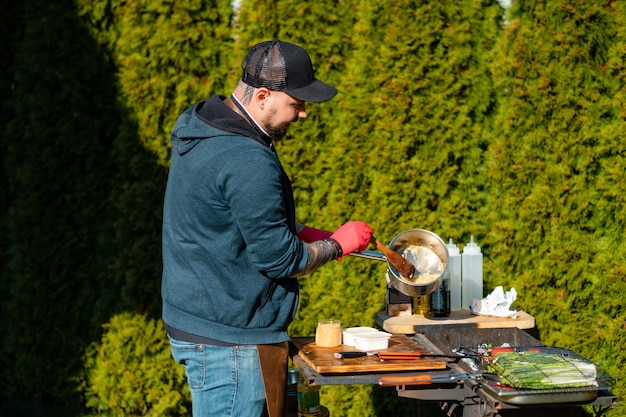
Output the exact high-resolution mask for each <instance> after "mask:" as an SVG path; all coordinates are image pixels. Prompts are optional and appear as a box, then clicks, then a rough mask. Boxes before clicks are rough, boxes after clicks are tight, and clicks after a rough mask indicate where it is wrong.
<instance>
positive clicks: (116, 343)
mask: <svg viewBox="0 0 626 417" xmlns="http://www.w3.org/2000/svg"><path fill="white" fill-rule="evenodd" d="M230 3H231V2H230V1H229V0H228V1H203V0H182V1H177V2H156V1H151V0H141V1H133V2H123V1H119V0H111V1H103V2H95V3H94V2H91V1H85V0H78V1H76V2H71V1H67V0H56V1H53V2H50V1H47V2H46V1H42V0H26V1H24V2H21V3H20V4H17V3H16V4H15V5H12V6H11V8H9V9H7V10H8V13H6V14H4V15H3V19H2V21H3V23H4V25H3V29H2V30H1V31H0V36H2V38H1V39H0V41H2V45H3V48H2V50H0V53H1V54H2V57H3V58H4V60H3V62H5V63H6V65H3V67H2V70H0V71H1V72H2V75H3V76H2V81H1V84H0V94H1V99H2V102H1V104H0V105H1V106H2V109H3V112H2V115H0V117H2V121H3V124H4V125H5V129H4V130H3V131H2V133H1V134H0V141H1V144H2V148H3V149H4V152H3V156H2V159H1V160H0V161H1V162H0V164H1V167H2V169H3V173H4V174H5V175H3V179H2V187H3V193H2V198H1V199H0V205H1V207H0V213H2V217H1V219H0V231H2V232H3V237H4V239H3V242H2V243H1V244H0V245H2V246H1V248H2V255H0V256H1V258H0V259H1V261H2V264H1V266H0V279H1V282H2V284H3V291H2V295H1V296H0V308H1V311H0V312H1V316H2V318H3V320H2V321H1V323H0V334H1V336H0V352H2V355H0V376H2V378H0V380H1V381H2V382H0V384H1V385H0V387H2V394H1V395H2V400H1V401H0V403H10V402H16V403H25V402H27V403H29V404H31V403H32V404H41V409H44V408H46V407H47V406H50V407H54V406H57V405H59V406H62V407H65V406H67V409H70V410H72V412H67V413H65V414H62V415H70V414H72V413H74V414H73V415H78V414H76V413H80V412H81V411H83V412H88V411H85V410H89V409H91V410H94V412H95V410H98V409H99V410H104V409H105V408H106V407H108V406H109V405H111V404H113V403H114V404H115V407H113V408H111V409H109V410H108V412H110V413H115V412H116V411H115V409H117V408H120V407H129V408H128V410H131V408H132V411H120V412H128V413H131V412H132V413H138V414H141V413H148V410H149V409H152V407H159V406H160V405H159V401H157V400H155V399H156V398H157V396H153V397H151V398H152V399H151V400H146V399H147V398H148V397H149V395H148V394H149V390H148V389H147V388H146V390H145V392H133V393H132V394H136V395H137V398H143V401H144V402H143V403H141V401H140V400H133V401H135V403H132V402H131V401H130V400H128V403H127V404H124V402H123V401H122V399H121V398H122V394H123V393H121V392H117V393H115V392H114V390H113V389H112V388H111V389H108V391H107V388H106V386H107V385H106V384H107V383H108V382H105V381H106V378H107V376H106V374H107V372H106V371H104V370H103V369H105V368H106V367H102V363H101V362H99V361H104V362H106V361H108V358H107V356H108V355H109V350H110V351H111V353H110V354H111V355H113V354H115V355H117V354H121V353H123V352H125V351H124V349H126V348H127V347H124V343H123V341H124V340H128V342H129V346H131V345H133V344H138V345H139V346H141V343H142V341H141V340H140V339H133V337H134V334H143V333H142V331H143V332H145V333H146V334H147V335H150V337H154V338H155V339H154V340H156V339H158V334H159V331H158V330H157V328H156V327H154V326H157V322H156V321H158V318H159V316H160V296H159V286H160V269H161V260H160V221H161V204H162V196H163V188H164V184H165V179H166V175H167V166H168V163H169V162H168V161H169V152H170V149H169V146H168V137H169V131H170V129H171V128H172V126H173V124H174V121H175V119H176V117H177V115H178V114H179V113H180V111H182V110H183V109H184V108H185V107H186V106H188V105H190V104H192V103H193V102H195V101H198V100H201V99H203V98H206V97H208V96H209V95H211V94H214V93H223V94H228V93H229V91H230V88H232V86H233V85H234V83H235V82H236V80H237V78H238V76H239V71H240V70H239V64H240V61H241V58H242V56H243V55H244V54H245V51H246V50H247V49H248V47H249V46H250V45H251V44H252V43H254V42H256V41H259V40H265V39H271V38H274V37H280V38H282V39H283V40H288V41H292V42H295V43H298V44H301V45H303V46H304V47H305V48H306V49H307V50H308V51H310V53H311V56H312V58H313V61H314V64H315V66H316V68H317V75H318V76H319V78H321V79H323V80H325V81H328V82H330V83H332V84H335V85H336V86H337V87H338V88H339V90H340V93H339V95H338V96H337V97H336V98H335V99H333V100H332V101H330V102H327V103H321V104H310V105H307V110H308V112H309V115H308V117H307V119H306V120H305V121H302V122H301V123H297V124H295V125H294V126H292V130H291V131H290V133H291V134H290V137H288V138H287V139H286V140H284V141H282V142H280V143H279V144H278V146H277V148H278V152H279V154H280V156H281V160H282V162H283V164H284V166H285V168H286V170H287V171H288V173H289V175H290V176H291V178H292V180H293V183H294V192H295V196H296V200H297V204H298V206H297V214H298V218H299V220H300V221H301V222H304V223H307V224H310V225H312V226H316V227H323V228H327V229H329V230H333V229H335V228H336V227H338V226H340V225H341V224H342V223H344V222H346V221H348V220H363V221H366V222H368V223H370V224H371V225H372V226H373V228H374V230H375V231H376V235H377V237H378V238H380V239H381V240H383V241H389V240H390V239H391V238H392V237H393V236H394V235H395V234H396V233H398V232H400V231H402V230H406V229H409V228H414V227H420V228H425V229H429V230H432V231H433V232H435V233H437V234H439V235H440V236H442V237H443V238H444V239H446V240H447V239H448V238H453V239H454V240H455V241H456V242H457V243H459V244H460V246H461V247H462V246H463V243H465V242H467V241H469V237H470V235H474V236H475V238H476V240H477V242H478V243H479V244H480V245H481V246H482V248H483V252H484V255H485V283H486V285H485V290H486V291H490V290H491V289H493V288H494V287H495V286H497V285H503V286H505V287H506V288H507V289H508V287H515V288H516V289H517V291H518V294H519V297H518V301H516V305H515V307H517V308H520V309H523V310H525V311H527V312H529V313H530V314H532V315H533V316H535V317H536V321H537V328H538V332H539V335H540V338H541V339H542V341H543V342H544V343H548V344H552V345H557V346H561V347H567V348H570V349H573V350H576V351H577V352H578V353H581V354H583V355H584V356H587V357H590V358H592V359H593V360H595V361H597V362H599V363H601V364H602V365H603V366H604V367H605V368H606V369H607V370H608V372H609V373H611V374H612V375H615V376H623V370H622V369H621V364H622V363H623V362H624V360H625V359H626V358H625V354H624V351H625V350H624V348H625V347H626V342H625V338H624V332H623V329H624V325H625V323H626V316H625V313H624V309H623V307H622V294H623V293H624V291H625V286H626V272H625V271H626V244H625V240H624V230H626V227H625V226H626V204H625V197H624V195H626V193H625V191H626V190H625V189H624V188H625V187H626V181H624V179H625V178H624V172H626V163H625V161H624V151H625V145H624V140H623V137H624V132H625V131H626V127H625V125H626V123H625V122H626V120H625V119H626V101H625V94H624V93H625V91H626V87H625V86H626V82H625V78H624V74H625V71H624V62H625V61H626V60H625V56H626V47H625V45H626V44H625V42H624V40H625V33H624V30H625V29H624V28H626V6H625V5H624V4H623V2H609V3H606V2H603V1H599V0H593V1H583V0H567V1H562V0H559V1H557V0H547V1H544V2H534V1H530V2H513V6H512V7H511V8H510V9H508V10H507V11H506V14H505V15H503V12H504V11H503V10H502V9H501V7H500V6H499V4H498V3H497V1H495V0H493V1H490V0H485V1H482V2H476V1H475V0H463V1H460V2H456V3H450V4H445V5H444V4H438V3H436V2H434V3H433V2H419V1H410V0H400V1H397V2H386V1H359V2H336V1H325V0H322V1H317V2H305V3H302V2H296V1H293V0H281V1H275V0H271V1H254V2H251V1H246V0H244V1H242V3H241V9H240V10H239V12H238V13H235V12H234V11H233V10H232V8H231V4H230ZM330 11H332V13H331V12H330ZM384 271H385V266H384V264H383V263H380V262H372V261H367V260H364V259H356V258H353V257H345V258H344V260H343V261H342V262H334V263H332V264H330V265H328V266H326V267H324V268H323V269H321V270H320V271H318V272H316V273H315V274H313V275H311V276H309V277H306V278H303V279H302V280H301V283H302V303H301V305H300V309H299V311H298V314H297V319H296V321H295V322H294V323H293V324H292V326H291V328H290V332H291V333H292V334H293V335H294V336H299V335H310V334H312V333H313V329H314V325H315V322H316V320H317V319H318V318H319V317H321V316H334V317H337V318H340V319H341V320H342V321H343V322H344V323H346V324H348V325H372V324H373V322H374V314H375V313H376V312H377V311H380V310H382V309H384V305H385V301H384V297H385V278H384ZM130 312H132V313H130ZM143 323H145V328H143V326H144V324H143ZM105 324H106V327H105V330H104V336H103V328H102V326H103V325H105ZM126 326H128V327H129V328H132V329H135V330H134V333H132V334H131V333H126V332H125V327H126ZM140 328H141V329H140ZM164 342H165V340H163V343H164ZM90 346H91V347H92V348H90ZM161 347H163V349H165V347H164V346H161ZM90 349H93V350H90ZM88 351H89V352H91V354H94V353H96V352H98V355H101V357H100V358H99V359H94V357H92V356H89V354H88V353H87V352H88ZM161 353H163V356H160V355H156V356H150V357H148V358H145V360H146V362H145V363H143V365H145V366H152V365H149V362H150V361H155V363H157V362H158V363H159V364H160V363H161V362H160V361H163V363H166V362H169V365H164V368H163V371H164V372H166V373H168V375H175V372H177V371H175V370H174V368H175V364H174V363H173V361H169V360H168V359H167V358H166V357H165V353H164V352H161ZM89 357H91V359H89V360H88V361H87V362H83V359H84V358H89ZM95 358H98V357H97V356H96V357H95ZM141 359H142V358H138V357H134V359H133V360H135V361H136V362H135V366H143V365H140V364H141V363H142V361H141ZM120 365H122V364H120ZM123 365H125V366H120V368H121V369H130V368H129V367H128V366H131V365H132V364H131V363H125V364H123ZM117 371H118V370H117V369H115V368H114V369H111V370H110V371H109V372H110V375H109V376H110V377H111V378H112V380H115V379H116V378H117V379H118V380H119V381H121V382H120V383H119V384H118V385H117V387H118V388H120V387H124V384H125V382H126V381H125V380H124V379H125V378H124V376H120V374H116V372H117ZM170 372H171V373H170ZM99 373H101V374H99ZM87 374H90V375H91V377H90V378H91V379H86V375H87ZM50 375H55V377H54V378H50ZM96 375H100V376H99V377H98V378H96ZM155 375H156V374H155ZM129 378H130V377H129ZM172 378H173V377H172ZM157 379H158V378H156V377H155V378H152V380H153V381H155V380H157ZM77 381H82V382H81V384H83V385H81V386H82V388H83V391H80V390H79V389H78V383H79V382H77ZM129 381H131V380H130V379H129ZM173 386H176V387H178V386H177V385H173ZM625 390H626V386H625V385H624V383H623V381H622V379H618V380H617V384H616V387H615V390H614V391H615V393H616V394H618V395H619V396H620V397H622V396H623V395H624V392H625ZM118 391H120V390H118ZM142 391H144V390H142ZM172 391H173V392H178V393H179V394H180V391H179V390H178V388H176V389H173V390H172ZM116 395H117V396H119V397H115V396H116ZM150 395H152V394H150ZM172 395H173V396H175V395H176V394H174V393H173V394H172ZM85 396H86V397H85ZM322 397H323V402H324V404H326V405H327V406H328V407H329V408H330V410H331V413H332V415H333V416H352V415H359V416H375V415H387V414H389V413H392V412H393V410H403V411H406V413H408V412H409V411H408V410H409V408H410V406H411V404H410V403H406V402H404V401H403V400H401V399H398V398H396V396H395V393H394V392H389V391H388V390H380V389H374V388H372V387H367V386H352V387H324V388H323V390H322ZM111 398H114V399H113V400H112V399H111ZM346 398H351V399H352V404H362V406H355V407H351V408H349V409H347V408H346V407H345V403H346ZM87 399H88V400H87ZM185 401H186V399H184V395H182V394H180V395H179V396H178V397H177V398H170V399H168V400H166V401H165V403H166V404H169V405H173V404H178V405H176V407H179V406H181V405H180V404H183V405H182V406H184V402H185ZM139 404H143V405H139ZM0 407H1V405H0ZM133 407H137V408H133ZM404 407H406V408H404ZM154 409H157V408H154ZM12 410H13V408H12ZM74 410H78V411H74ZM120 410H121V408H120ZM124 410H126V409H124ZM171 410H176V408H175V407H174V408H173V409H171ZM178 410H179V412H181V413H182V408H179V409H178ZM1 411H2V409H0V412H1ZM102 412H104V411H102ZM168 412H169V411H168ZM24 413H25V415H29V414H30V415H34V414H37V413H36V412H28V411H24ZM174 413H175V412H174ZM11 414H14V415H15V413H14V412H12V413H11ZM39 414H41V415H43V413H39ZM611 415H615V416H618V415H626V413H625V412H624V409H623V407H622V406H621V405H618V408H617V410H615V411H613V412H611Z"/></svg>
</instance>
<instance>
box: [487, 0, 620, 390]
mask: <svg viewBox="0 0 626 417" xmlns="http://www.w3.org/2000/svg"><path fill="white" fill-rule="evenodd" d="M514 4H515V5H514V7H513V9H512V11H511V15H510V16H509V24H508V26H507V28H506V32H505V36H504V38H503V42H502V45H501V48H502V49H501V50H500V51H499V56H498V57H496V59H494V66H493V69H492V73H493V78H494V80H495V82H496V85H497V91H498V101H499V103H500V106H499V109H498V117H497V119H496V120H495V124H494V126H495V127H494V129H495V131H494V135H493V138H494V139H493V144H492V146H491V148H490V154H491V162H490V165H489V167H490V170H489V172H490V174H491V175H490V180H491V187H490V188H491V192H490V199H489V203H488V205H487V207H486V209H487V210H486V211H485V216H487V217H488V218H489V223H490V226H491V227H490V232H489V236H488V238H487V241H488V244H489V246H490V247H491V250H490V251H489V262H490V265H491V268H490V269H491V270H492V271H493V273H494V275H495V277H494V279H499V280H501V281H502V282H504V283H506V284H508V285H511V286H515V287H516V289H517V290H518V294H519V298H518V301H517V302H516V303H517V304H518V307H519V308H523V309H525V310H526V311H528V312H530V313H531V314H533V315H534V316H535V317H536V320H537V327H538V330H539V331H540V337H541V339H542V341H543V342H544V343H547V344H551V345H557V346H563V347H568V348H571V349H574V350H576V351H578V352H579V353H581V354H583V355H585V356H587V357H590V358H592V359H595V360H596V361H599V362H602V363H604V364H605V365H606V366H608V368H609V369H610V370H614V371H617V372H618V373H621V372H622V371H621V369H620V366H621V365H619V364H622V363H623V361H624V358H625V357H624V347H625V342H626V340H625V339H624V336H623V335H624V332H623V326H624V323H625V318H626V316H625V313H624V310H623V308H622V307H621V306H622V298H623V297H622V295H621V294H623V293H624V291H625V290H626V274H625V271H626V263H625V261H626V244H625V239H624V230H625V219H626V218H625V215H626V205H625V204H624V202H625V201H624V197H623V196H624V191H625V189H624V187H625V182H624V172H625V168H626V165H625V161H624V151H625V145H624V141H623V132H624V131H625V130H626V123H625V120H624V119H625V113H624V103H623V92H624V68H623V64H624V57H625V49H624V32H623V23H624V8H623V5H619V4H618V2H613V3H606V2H604V1H582V0H581V1H575V0H573V1H547V2H540V1H537V2H535V1H531V2H517V3H514ZM619 97H621V99H620V98H619ZM496 277H497V278H496ZM623 390H624V388H623V382H618V389H617V391H618V392H624V391H623Z"/></svg>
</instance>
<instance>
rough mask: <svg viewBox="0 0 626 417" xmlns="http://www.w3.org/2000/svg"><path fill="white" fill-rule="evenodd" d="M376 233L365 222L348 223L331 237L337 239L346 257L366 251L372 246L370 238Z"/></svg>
mask: <svg viewBox="0 0 626 417" xmlns="http://www.w3.org/2000/svg"><path fill="white" fill-rule="evenodd" d="M373 233H374V231H373V230H372V228H371V227H370V226H369V225H367V224H365V223H363V222H348V223H346V224H344V225H343V226H341V227H339V229H337V230H336V231H335V233H333V234H332V235H331V236H330V237H331V239H335V240H336V241H337V242H338V243H339V245H340V246H341V249H342V251H343V254H344V255H347V254H349V253H352V252H354V251H356V250H360V251H361V250H365V249H367V246H368V245H369V244H370V238H371V236H372V234H373Z"/></svg>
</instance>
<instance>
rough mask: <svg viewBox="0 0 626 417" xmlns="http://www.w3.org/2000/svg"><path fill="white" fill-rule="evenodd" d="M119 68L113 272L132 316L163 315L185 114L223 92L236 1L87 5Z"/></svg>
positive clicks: (85, 12)
mask: <svg viewBox="0 0 626 417" xmlns="http://www.w3.org/2000/svg"><path fill="white" fill-rule="evenodd" d="M79 6H80V10H79V11H80V14H81V15H82V16H83V18H84V20H85V21H86V22H88V23H89V25H90V29H91V34H92V36H93V37H94V38H95V39H97V41H98V42H99V43H100V44H101V45H102V47H103V48H104V49H105V50H106V51H107V53H108V57H109V58H110V60H111V62H112V63H113V64H114V65H115V67H116V80H117V85H116V87H117V91H118V95H117V100H118V103H117V106H118V107H119V108H120V110H121V111H123V113H124V115H125V118H124V123H123V124H122V125H120V127H119V133H118V136H117V137H116V138H115V141H114V151H115V154H114V158H115V163H116V171H115V172H113V175H114V177H115V181H114V183H115V187H114V189H113V190H112V192H111V196H110V198H109V203H110V209H111V210H112V212H114V213H115V214H114V216H113V219H114V221H113V223H112V224H111V228H112V230H113V234H112V235H111V236H110V237H109V238H108V239H107V241H108V243H109V244H110V245H111V246H112V248H113V250H114V251H115V253H116V255H115V257H114V258H113V259H111V261H110V265H109V273H110V275H111V276H112V278H113V279H116V282H117V284H116V285H115V286H114V288H115V289H116V291H117V292H119V293H121V294H122V297H119V295H118V297H119V301H120V303H121V304H123V307H124V308H125V309H129V308H132V309H137V310H138V311H141V312H149V313H150V314H152V315H153V316H158V315H159V314H160V297H159V293H160V273H161V269H160V268H161V253H160V227H161V210H162V200H163V193H164V186H165V178H166V174H167V166H168V165H169V155H170V145H169V135H170V132H171V129H172V128H173V126H174V123H175V121H176V118H177V117H178V115H179V114H180V113H181V112H182V111H183V110H184V109H185V108H186V107H187V106H191V105H193V104H194V103H196V102H197V101H200V100H201V99H204V98H206V97H208V96H209V95H210V94H212V91H213V90H219V89H220V88H221V86H222V84H223V83H224V80H225V73H226V71H227V67H226V65H225V64H224V63H225V62H228V60H227V59H226V58H225V55H226V56H228V52H229V48H230V42H231V37H230V32H229V31H230V25H231V18H232V9H231V6H230V2H229V1H224V0H222V1H184V2H176V3H162V2H153V1H134V2H124V1H110V2H101V3H97V4H94V3H92V2H82V3H80V4H79Z"/></svg>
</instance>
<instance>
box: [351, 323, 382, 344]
mask: <svg viewBox="0 0 626 417" xmlns="http://www.w3.org/2000/svg"><path fill="white" fill-rule="evenodd" d="M377 331H378V330H376V329H375V328H373V327H349V328H347V329H343V332H342V333H343V344H344V345H346V346H354V344H355V341H354V336H355V335H357V334H363V333H373V332H377Z"/></svg>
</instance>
